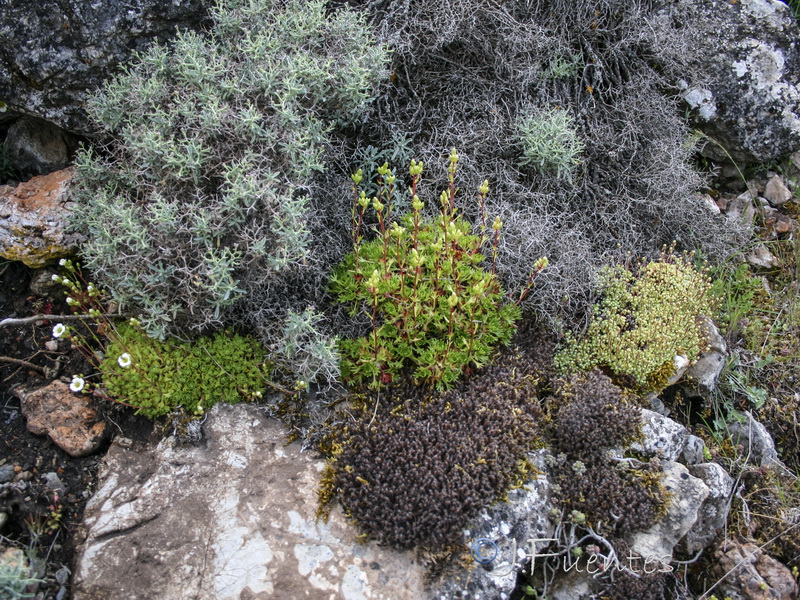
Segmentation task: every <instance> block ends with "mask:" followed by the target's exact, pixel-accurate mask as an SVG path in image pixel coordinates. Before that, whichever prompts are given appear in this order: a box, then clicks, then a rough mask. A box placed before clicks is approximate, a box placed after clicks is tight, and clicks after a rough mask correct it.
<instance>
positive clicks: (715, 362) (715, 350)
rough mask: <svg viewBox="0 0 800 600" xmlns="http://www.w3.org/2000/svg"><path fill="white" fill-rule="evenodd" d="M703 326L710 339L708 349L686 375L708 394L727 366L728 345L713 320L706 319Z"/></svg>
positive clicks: (701, 390)
mask: <svg viewBox="0 0 800 600" xmlns="http://www.w3.org/2000/svg"><path fill="white" fill-rule="evenodd" d="M702 327H703V331H704V333H705V334H706V339H707V340H708V350H707V351H706V352H704V353H703V354H702V355H701V356H700V358H698V359H697V361H696V362H695V363H694V364H693V365H692V366H691V367H689V369H688V370H687V371H686V376H687V379H688V380H689V381H691V383H692V385H693V386H695V387H696V388H698V389H699V391H700V393H701V394H703V395H705V396H707V395H709V394H710V393H711V392H712V391H713V390H714V388H715V387H716V384H717V379H718V378H719V375H720V373H722V369H723V368H724V367H725V361H726V359H727V358H728V345H727V344H726V343H725V338H724V337H723V336H722V335H721V334H720V332H719V329H717V327H716V325H714V322H713V321H711V320H710V319H705V320H704V321H703V325H702Z"/></svg>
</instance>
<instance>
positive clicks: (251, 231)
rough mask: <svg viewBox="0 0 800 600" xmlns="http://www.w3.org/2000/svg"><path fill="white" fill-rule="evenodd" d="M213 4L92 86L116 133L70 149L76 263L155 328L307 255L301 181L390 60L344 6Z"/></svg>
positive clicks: (222, 315)
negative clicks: (203, 22)
mask: <svg viewBox="0 0 800 600" xmlns="http://www.w3.org/2000/svg"><path fill="white" fill-rule="evenodd" d="M211 16H212V21H213V25H212V27H211V29H210V30H209V31H208V32H207V33H202V34H201V33H193V32H185V33H181V34H179V35H178V37H177V38H176V39H175V40H174V42H173V43H171V44H170V45H168V46H164V45H155V46H153V47H152V48H150V49H149V50H148V51H147V52H145V53H143V54H141V55H139V56H137V58H135V59H134V61H133V62H132V63H131V64H129V65H127V67H126V68H125V69H124V70H123V71H122V72H121V73H120V74H119V75H118V76H117V77H115V78H114V79H113V80H111V81H109V82H107V83H106V84H105V85H104V87H103V88H102V90H100V91H99V93H97V94H96V95H95V96H94V97H93V98H91V100H90V101H89V104H88V111H89V113H90V115H91V117H92V118H93V119H94V121H95V122H96V123H97V125H98V134H99V135H101V136H104V137H106V138H109V139H112V138H113V141H112V142H110V144H109V145H108V146H107V147H106V148H104V149H102V150H99V151H95V150H91V149H86V150H83V151H82V152H81V153H80V155H79V157H78V159H77V170H76V174H75V182H74V186H73V192H74V197H75V199H76V201H77V203H78V209H77V210H75V211H73V215H74V226H75V228H76V229H78V230H80V231H82V232H83V233H85V234H87V236H88V243H87V244H86V246H85V247H84V260H85V265H86V266H87V267H88V268H89V269H90V270H92V271H93V272H94V273H95V275H96V276H97V277H98V278H99V279H101V280H102V282H103V283H104V284H105V285H106V286H107V287H108V289H109V290H110V291H111V292H112V294H113V295H114V297H115V299H116V300H118V301H119V302H120V303H121V304H122V306H123V308H124V309H126V310H129V311H135V312H137V313H139V314H140V315H141V322H142V324H143V326H144V327H145V328H146V329H147V331H148V332H149V333H150V334H152V335H155V336H157V337H164V336H165V335H169V334H175V333H181V332H186V331H189V330H191V331H203V330H206V329H209V328H211V327H217V326H219V325H221V324H223V323H227V322H229V321H230V319H231V315H232V314H234V313H232V311H233V309H234V308H235V306H236V305H238V304H240V302H239V301H240V300H241V299H242V298H243V297H244V296H246V295H247V294H249V292H250V291H251V290H253V289H255V288H259V289H261V288H263V286H265V285H268V282H269V281H270V280H272V279H275V278H276V277H278V276H282V275H283V274H284V273H287V272H296V271H298V270H299V271H302V270H303V269H309V268H312V266H313V265H312V266H309V265H310V263H311V262H313V261H310V260H308V247H309V242H310V231H311V228H310V227H309V225H308V219H309V218H310V215H309V209H308V198H307V197H306V196H307V194H306V192H307V190H306V188H305V186H306V185H307V184H308V182H309V180H310V178H311V175H312V174H313V173H315V172H317V171H320V170H321V169H322V168H323V164H322V151H323V147H324V145H325V144H326V143H327V141H328V139H329V133H330V132H331V131H332V130H333V129H334V128H335V127H337V126H343V125H345V124H348V123H352V122H353V121H354V120H356V119H358V117H359V115H360V114H361V113H362V111H363V110H364V108H365V107H366V106H367V104H368V103H369V101H370V97H371V93H372V90H373V88H374V86H375V85H376V84H377V82H378V81H379V80H380V78H381V77H383V76H384V75H385V73H386V70H385V69H386V61H387V53H386V50H385V49H384V48H383V47H381V46H378V45H376V44H375V43H374V40H373V38H372V37H371V35H370V33H369V30H368V28H367V27H366V25H365V23H364V22H363V20H362V19H361V18H360V17H359V16H358V15H357V14H356V13H354V12H353V11H350V10H344V9H342V10H337V11H335V12H333V13H329V12H326V10H325V7H324V2H322V1H317V0H314V1H310V2H306V1H301V0H281V1H269V0H219V1H218V2H217V3H216V4H215V5H214V6H213V8H212V9H211ZM271 300H272V303H273V304H277V305H278V306H277V307H276V308H275V310H274V311H273V314H275V313H280V312H283V313H284V314H285V312H286V310H287V309H288V306H287V304H290V300H287V299H286V298H281V299H274V298H272V299H271Z"/></svg>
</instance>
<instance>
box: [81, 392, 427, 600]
mask: <svg viewBox="0 0 800 600" xmlns="http://www.w3.org/2000/svg"><path fill="white" fill-rule="evenodd" d="M204 430H205V439H204V442H203V443H202V444H200V445H197V446H180V445H177V444H176V443H175V441H174V439H173V438H168V439H166V440H163V441H162V442H160V443H159V444H158V445H157V446H156V447H155V448H148V447H144V448H137V447H136V446H135V445H134V446H132V447H130V448H125V447H122V446H120V445H119V444H117V443H114V444H112V446H111V448H110V450H109V452H108V454H107V456H106V458H105V461H104V464H103V465H102V466H101V470H100V473H99V479H98V487H97V492H96V493H95V495H94V497H93V498H92V499H91V500H90V501H89V503H88V505H87V507H86V512H85V514H84V528H85V531H84V535H85V536H86V537H85V541H84V542H83V544H82V546H81V549H80V551H79V556H78V560H77V567H76V573H75V580H74V598H75V600H99V599H101V598H102V599H103V600H113V599H117V598H118V599H125V600H145V599H152V598H165V599H166V598H194V599H197V600H212V599H213V600H229V599H230V600H233V599H237V600H239V599H243V598H248V599H250V600H255V599H266V598H326V599H331V600H335V599H340V598H341V599H344V600H370V599H376V600H378V599H386V600H388V599H389V598H391V599H392V600H403V599H405V598H408V599H412V598H413V599H414V600H421V599H423V598H425V597H426V592H425V591H424V587H423V567H422V566H421V565H420V564H419V563H417V562H416V561H415V559H414V557H413V555H412V554H411V553H401V552H396V551H393V550H390V549H388V548H381V547H379V546H377V545H376V544H366V545H361V544H359V543H358V542H357V541H356V531H355V528H354V527H353V526H352V525H350V524H349V523H348V522H347V521H346V519H345V518H344V516H343V515H342V513H341V512H340V511H339V510H338V509H335V510H333V511H332V513H331V515H330V518H329V520H328V522H327V523H324V522H323V521H322V520H317V519H316V511H317V493H316V492H317V482H318V481H319V478H320V476H321V472H322V469H323V461H322V460H320V459H317V458H314V457H312V456H311V455H309V454H308V453H302V452H301V451H300V444H299V443H292V444H289V445H287V444H286V433H285V431H284V429H283V426H282V425H280V424H279V423H278V422H277V421H273V420H270V419H267V418H266V417H264V416H263V414H262V413H261V412H260V411H259V410H258V409H256V408H254V407H250V406H244V405H237V406H230V405H221V404H220V405H217V406H216V407H215V408H214V409H213V410H212V411H210V413H209V416H208V419H207V420H206V423H205V425H204Z"/></svg>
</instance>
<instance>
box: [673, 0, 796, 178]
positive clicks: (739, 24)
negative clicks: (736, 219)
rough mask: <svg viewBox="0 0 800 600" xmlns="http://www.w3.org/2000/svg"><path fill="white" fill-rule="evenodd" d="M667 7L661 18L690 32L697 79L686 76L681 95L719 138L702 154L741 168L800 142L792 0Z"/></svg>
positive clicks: (686, 1) (684, 1)
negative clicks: (790, 7) (790, 6)
mask: <svg viewBox="0 0 800 600" xmlns="http://www.w3.org/2000/svg"><path fill="white" fill-rule="evenodd" d="M664 6H665V8H664V9H662V11H661V17H662V19H663V21H662V22H664V23H669V26H670V27H672V28H674V29H677V30H683V31H685V32H688V35H689V36H690V37H691V42H690V45H691V46H693V48H692V50H691V52H693V54H692V56H691V57H690V62H691V63H692V65H693V67H694V72H695V73H697V76H696V78H697V81H696V82H694V81H686V82H685V88H684V92H683V97H684V100H685V101H686V102H687V104H688V105H689V106H690V107H692V108H693V109H694V110H693V116H694V117H695V119H696V121H697V124H698V126H699V127H700V128H701V129H702V130H703V131H704V132H705V133H707V134H708V135H709V136H710V137H711V138H712V139H713V140H715V142H717V143H708V144H706V146H705V147H704V148H703V153H704V154H706V155H707V156H709V157H710V158H712V159H714V160H719V161H722V162H728V161H729V160H730V158H733V160H734V161H735V162H736V163H737V164H738V165H739V167H741V166H742V165H745V164H748V163H763V162H768V161H770V160H773V159H777V158H780V157H781V156H784V155H786V154H789V153H791V152H794V151H796V150H797V149H798V148H800V81H798V79H797V77H796V74H797V73H798V72H800V45H798V44H797V43H796V42H797V39H798V38H800V28H798V25H797V23H796V22H795V21H794V19H793V18H792V15H791V12H790V10H789V7H788V6H786V4H784V3H782V2H780V1H779V0H739V1H738V2H708V1H707V0H679V1H678V2H669V3H664ZM701 80H702V81H701ZM722 148H724V150H723V149H722ZM728 155H730V156H728Z"/></svg>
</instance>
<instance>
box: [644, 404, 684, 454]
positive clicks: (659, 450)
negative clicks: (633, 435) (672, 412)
mask: <svg viewBox="0 0 800 600" xmlns="http://www.w3.org/2000/svg"><path fill="white" fill-rule="evenodd" d="M687 435H688V432H687V431H686V428H685V427H684V426H683V425H681V424H680V423H678V422H677V421H673V420H672V419H670V418H668V417H665V416H663V415H660V414H658V413H657V412H653V411H652V410H647V409H646V408H643V409H642V439H641V440H637V441H635V442H633V443H632V444H631V445H630V449H631V450H633V451H634V452H639V453H640V454H643V455H645V456H657V457H659V458H662V459H664V460H668V461H674V460H677V459H678V457H679V456H680V455H681V453H682V452H683V449H684V447H685V446H686V436H687Z"/></svg>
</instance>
